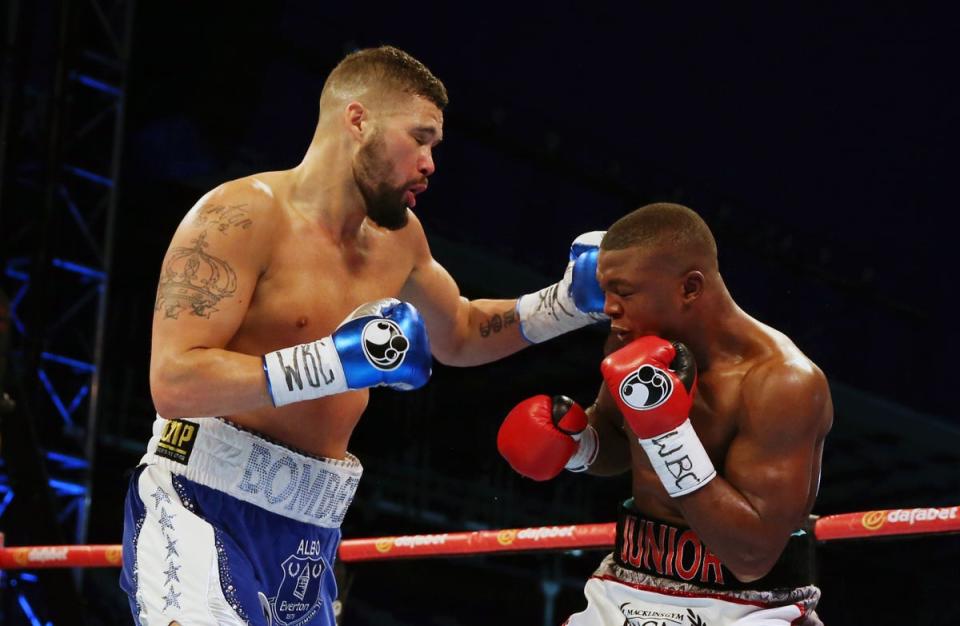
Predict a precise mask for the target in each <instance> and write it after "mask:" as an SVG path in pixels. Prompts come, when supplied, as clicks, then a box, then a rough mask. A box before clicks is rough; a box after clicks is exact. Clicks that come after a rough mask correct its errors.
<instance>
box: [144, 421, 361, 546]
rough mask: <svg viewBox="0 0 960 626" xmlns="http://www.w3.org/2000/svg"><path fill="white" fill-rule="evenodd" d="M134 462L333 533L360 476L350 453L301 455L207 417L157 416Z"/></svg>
mask: <svg viewBox="0 0 960 626" xmlns="http://www.w3.org/2000/svg"><path fill="white" fill-rule="evenodd" d="M140 463H147V464H150V465H158V466H160V467H164V468H166V469H168V470H170V471H171V472H173V473H174V474H179V475H181V476H183V477H185V478H187V479H189V480H192V481H193V482H196V483H199V484H201V485H205V486H207V487H211V488H213V489H216V490H218V491H222V492H223V493H226V494H229V495H231V496H233V497H235V498H237V499H239V500H243V501H245V502H249V503H251V504H255V505H257V506H259V507H261V508H264V509H266V510H268V511H271V512H273V513H277V514H278V515H283V516H284V517H289V518H291V519H295V520H298V521H301V522H307V523H309V524H314V525H316V526H322V527H324V528H339V526H340V523H341V522H342V521H343V517H344V516H345V515H346V513H347V508H349V506H350V502H351V501H353V494H354V492H355V491H356V490H357V484H358V483H359V482H360V476H361V475H362V474H363V466H362V465H360V461H359V460H358V459H357V457H355V456H353V455H352V454H349V453H348V454H347V458H346V459H343V460H337V459H323V458H318V457H310V456H306V455H303V454H300V453H298V452H294V451H293V450H290V449H289V448H286V447H284V446H282V445H279V444H276V443H273V442H270V441H267V440H266V439H264V438H262V437H260V436H258V435H256V434H254V433H252V432H249V431H245V430H242V429H240V428H237V427H236V426H233V425H231V424H229V423H227V422H224V421H223V420H220V419H217V418H213V417H202V418H190V419H179V420H167V419H164V418H162V417H160V416H159V415H158V416H157V419H156V420H155V421H154V422H153V436H152V437H151V438H150V443H149V444H147V453H146V454H144V455H143V458H142V459H141V460H140Z"/></svg>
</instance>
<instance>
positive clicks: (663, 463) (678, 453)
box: [640, 419, 717, 498]
mask: <svg viewBox="0 0 960 626" xmlns="http://www.w3.org/2000/svg"><path fill="white" fill-rule="evenodd" d="M640 446H641V447H642V448H643V451H644V452H646V453H647V456H648V457H649V458H650V463H651V465H653V469H654V470H655V471H656V472H657V476H659V477H660V482H662V483H663V486H664V487H665V488H666V489H667V493H668V494H669V495H670V497H671V498H677V497H679V496H683V495H686V494H688V493H692V492H694V491H696V490H697V489H699V488H700V487H703V486H704V485H706V484H707V483H708V482H710V481H711V480H713V479H714V478H715V477H716V475H717V470H716V469H714V467H713V463H712V462H711V461H710V457H709V456H708V455H707V451H706V449H704V447H703V443H701V442H700V438H699V437H697V433H696V431H694V430H693V425H692V424H691V423H690V420H689V419H686V420H684V422H683V423H682V424H680V425H679V426H678V427H677V428H675V429H673V430H671V431H669V432H666V433H663V434H662V435H658V436H656V437H653V438H651V439H640Z"/></svg>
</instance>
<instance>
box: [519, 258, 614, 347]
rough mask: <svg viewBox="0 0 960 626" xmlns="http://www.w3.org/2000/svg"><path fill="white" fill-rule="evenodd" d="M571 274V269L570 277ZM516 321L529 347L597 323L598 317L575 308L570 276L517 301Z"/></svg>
mask: <svg viewBox="0 0 960 626" xmlns="http://www.w3.org/2000/svg"><path fill="white" fill-rule="evenodd" d="M569 273H570V271H569V269H568V271H567V275H568V276H569ZM517 318H518V319H519V320H520V333H521V334H522V335H523V338H524V339H526V340H527V341H529V342H530V343H541V342H544V341H546V340H548V339H553V338H554V337H556V336H558V335H562V334H563V333H566V332H570V331H571V330H576V329H578V328H582V327H584V326H587V325H589V324H593V323H594V322H596V321H597V320H598V318H597V317H596V315H593V314H590V313H584V312H583V311H581V310H580V309H578V308H577V305H576V304H574V302H573V296H571V295H570V281H569V279H568V277H567V276H565V277H564V279H563V280H561V281H560V282H558V283H555V284H553V285H550V286H549V287H544V288H543V289H541V290H540V291H535V292H533V293H528V294H527V295H525V296H520V297H519V298H517Z"/></svg>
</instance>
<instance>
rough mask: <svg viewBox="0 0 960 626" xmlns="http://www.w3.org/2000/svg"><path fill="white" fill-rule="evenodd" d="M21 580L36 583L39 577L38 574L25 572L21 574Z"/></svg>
mask: <svg viewBox="0 0 960 626" xmlns="http://www.w3.org/2000/svg"><path fill="white" fill-rule="evenodd" d="M20 580H25V581H27V582H28V583H35V582H37V580H39V579H38V578H37V575H36V574H31V573H30V572H23V573H22V574H20Z"/></svg>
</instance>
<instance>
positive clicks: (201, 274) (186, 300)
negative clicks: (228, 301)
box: [154, 231, 237, 319]
mask: <svg viewBox="0 0 960 626" xmlns="http://www.w3.org/2000/svg"><path fill="white" fill-rule="evenodd" d="M206 238H207V233H206V231H204V232H202V233H200V236H199V237H197V238H196V239H194V240H193V241H192V242H191V243H192V244H193V246H192V247H189V248H188V247H178V248H174V249H172V250H171V251H170V254H169V256H168V257H167V261H166V265H164V267H163V271H162V273H161V274H160V285H159V287H158V288H157V302H156V304H155V305H154V310H155V311H163V317H164V319H178V317H179V315H180V313H181V312H182V311H189V312H190V314H191V315H195V316H197V317H204V318H207V319H210V316H211V315H212V314H214V313H216V312H217V304H218V303H219V302H220V301H221V300H223V299H224V298H231V297H233V295H234V294H235V293H236V291H237V273H236V272H234V271H233V268H232V267H230V264H229V263H227V262H226V261H224V260H223V259H218V258H217V257H215V256H212V255H209V254H207V253H206V252H204V251H203V249H204V248H206V247H207V245H209V244H207V241H206Z"/></svg>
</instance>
